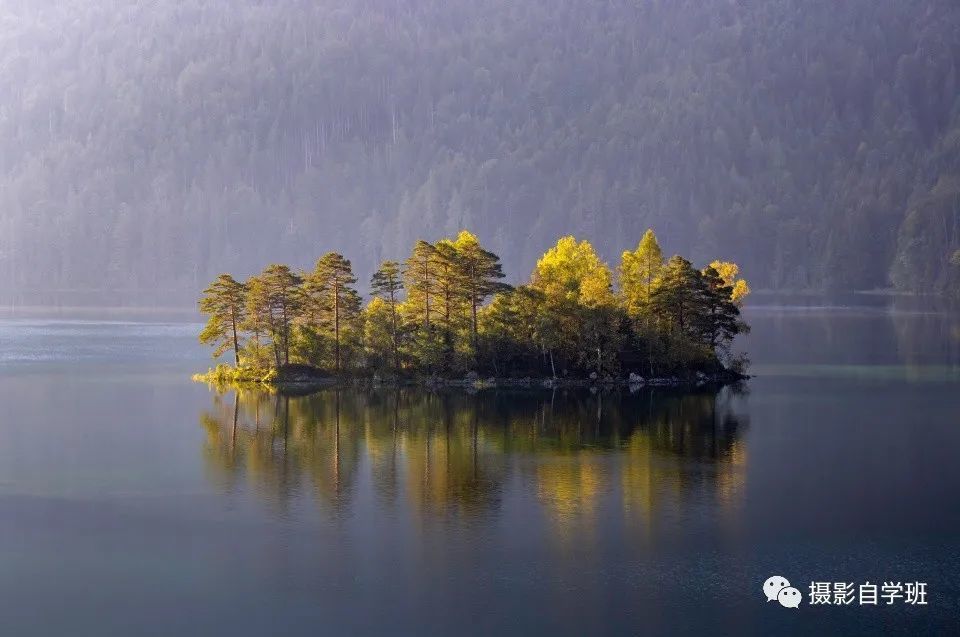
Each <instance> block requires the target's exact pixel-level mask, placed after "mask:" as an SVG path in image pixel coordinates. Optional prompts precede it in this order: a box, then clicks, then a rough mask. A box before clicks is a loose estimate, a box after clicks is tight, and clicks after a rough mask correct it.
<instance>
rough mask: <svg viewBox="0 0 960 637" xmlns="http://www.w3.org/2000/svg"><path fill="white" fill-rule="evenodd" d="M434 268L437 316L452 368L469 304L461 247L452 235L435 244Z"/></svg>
mask: <svg viewBox="0 0 960 637" xmlns="http://www.w3.org/2000/svg"><path fill="white" fill-rule="evenodd" d="M433 263H434V266H433V271H434V273H435V277H434V281H435V284H436V303H435V305H436V307H437V320H438V321H439V323H440V334H441V337H442V341H443V357H444V363H445V365H446V367H447V368H448V369H449V367H450V365H451V361H452V357H453V352H454V350H455V349H456V338H457V332H458V331H459V328H460V326H461V324H462V323H463V318H464V317H463V314H464V309H465V307H466V298H465V295H464V293H465V288H466V282H465V280H464V276H463V264H462V262H461V260H460V253H459V252H458V251H457V247H456V246H455V245H454V243H453V242H452V241H450V240H449V239H441V240H440V241H438V242H437V243H436V245H435V246H434V252H433Z"/></svg>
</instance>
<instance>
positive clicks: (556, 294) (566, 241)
mask: <svg viewBox="0 0 960 637" xmlns="http://www.w3.org/2000/svg"><path fill="white" fill-rule="evenodd" d="M533 287H535V288H537V289H539V290H540V291H541V292H543V293H544V295H545V296H546V298H547V300H548V302H549V301H552V300H561V299H562V300H567V301H573V302H575V303H581V304H583V305H586V306H588V307H596V306H599V305H606V304H609V303H611V302H612V301H613V292H612V290H611V276H610V268H609V267H607V264H606V263H604V262H603V261H601V260H600V257H598V256H597V253H596V252H595V251H594V249H593V246H592V245H590V242H588V241H580V242H577V240H576V239H575V238H573V237H563V238H561V239H560V240H559V241H557V245H555V246H554V247H552V248H550V249H549V250H547V251H546V253H544V255H543V256H542V257H540V260H539V261H537V267H536V268H535V269H534V272H533Z"/></svg>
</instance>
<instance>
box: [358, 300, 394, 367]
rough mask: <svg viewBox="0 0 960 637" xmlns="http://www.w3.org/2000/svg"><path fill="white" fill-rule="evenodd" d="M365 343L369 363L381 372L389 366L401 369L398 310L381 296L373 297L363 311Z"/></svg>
mask: <svg viewBox="0 0 960 637" xmlns="http://www.w3.org/2000/svg"><path fill="white" fill-rule="evenodd" d="M363 319H364V320H363V343H364V346H365V348H366V351H367V363H368V365H370V367H371V368H372V369H375V370H380V369H382V368H384V367H386V366H387V365H389V366H390V367H391V368H392V369H393V370H394V371H396V370H398V369H399V362H398V359H397V356H398V347H397V338H396V334H397V333H396V310H394V309H392V308H391V307H390V304H389V303H388V302H387V301H385V300H384V299H382V298H381V297H379V296H375V297H373V298H372V299H371V300H370V302H369V303H368V304H367V307H366V308H364V310H363Z"/></svg>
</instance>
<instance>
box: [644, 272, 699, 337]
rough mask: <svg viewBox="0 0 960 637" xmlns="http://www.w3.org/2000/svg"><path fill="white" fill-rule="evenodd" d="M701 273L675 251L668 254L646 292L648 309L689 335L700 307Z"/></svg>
mask: <svg viewBox="0 0 960 637" xmlns="http://www.w3.org/2000/svg"><path fill="white" fill-rule="evenodd" d="M702 279H703V276H702V275H701V274H700V272H699V271H698V270H697V269H696V268H694V267H693V265H692V264H691V263H690V262H689V261H687V260H686V259H684V258H683V257H681V256H679V255H675V256H673V257H670V260H669V261H667V263H666V265H665V266H664V267H663V270H662V271H661V273H660V278H659V279H658V280H657V285H656V286H655V287H654V288H653V292H652V294H651V296H650V304H651V309H652V311H653V312H654V313H655V314H656V315H657V316H659V317H662V318H663V319H664V320H665V321H666V322H667V324H668V325H670V326H671V328H673V329H676V330H678V331H679V332H680V333H681V334H683V335H689V334H690V330H691V329H692V325H693V323H694V321H695V320H696V318H697V312H698V310H699V309H700V303H701V300H702V291H703V280H702Z"/></svg>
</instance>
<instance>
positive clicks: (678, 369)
mask: <svg viewBox="0 0 960 637" xmlns="http://www.w3.org/2000/svg"><path fill="white" fill-rule="evenodd" d="M624 259H625V261H626V262H627V264H626V265H621V268H620V271H621V276H620V284H619V287H620V289H619V290H617V289H614V281H613V276H612V273H611V271H610V268H609V267H608V266H607V264H606V263H605V262H603V260H601V258H600V256H599V255H598V254H597V252H596V251H595V250H594V248H593V246H592V245H591V244H590V243H589V242H588V241H585V240H580V241H578V240H577V239H576V238H574V237H572V236H566V237H562V238H561V239H559V240H558V241H557V243H556V245H554V246H553V247H551V248H549V249H548V250H547V251H546V252H545V253H544V254H543V256H542V257H541V258H540V259H539V260H538V261H537V266H536V268H535V269H534V271H533V273H532V274H531V276H530V282H529V284H524V285H519V286H516V287H511V286H508V285H504V284H503V283H502V282H501V281H500V279H502V278H503V276H504V275H503V269H502V266H501V264H500V258H499V257H498V256H497V255H496V254H495V253H493V252H492V251H490V250H487V249H486V248H484V247H483V246H482V245H481V244H480V242H479V240H477V238H476V237H475V236H474V235H472V234H471V233H469V232H466V231H462V232H460V234H459V235H458V236H457V238H456V239H441V240H439V241H437V242H436V243H433V244H431V243H429V242H427V241H424V240H418V241H417V242H416V243H415V245H414V247H413V250H412V252H411V255H410V257H409V258H408V259H407V262H406V264H405V265H404V266H400V264H398V263H397V262H394V261H385V262H383V263H382V264H381V265H380V267H379V268H378V269H377V270H376V272H375V273H374V275H373V277H372V280H371V287H372V288H373V291H374V294H373V298H372V299H371V300H370V301H369V303H368V304H367V305H366V307H365V308H362V309H361V304H362V299H361V297H360V294H359V293H358V292H357V291H356V289H355V288H354V287H353V286H354V284H355V283H356V277H354V275H353V268H352V265H351V263H350V261H349V260H348V259H346V258H345V257H344V256H343V255H341V254H339V253H336V252H331V253H328V254H326V255H324V256H323V257H321V258H320V259H319V260H318V261H317V264H316V267H315V268H314V270H313V271H312V272H308V273H297V272H295V271H293V270H292V269H291V268H289V267H288V266H285V265H279V264H273V265H270V266H268V267H267V268H266V269H265V270H264V272H263V273H261V274H258V275H255V276H253V277H251V278H250V279H249V280H248V281H247V282H245V283H238V282H237V281H235V280H234V279H233V278H232V277H230V275H226V274H224V275H220V277H218V278H217V280H216V281H214V283H212V284H211V285H210V286H209V287H208V288H207V289H206V290H204V295H203V297H202V298H201V300H200V309H201V311H202V312H203V313H205V314H207V315H208V316H209V320H208V323H207V326H206V327H205V328H204V330H203V332H201V335H200V339H201V341H203V342H210V343H212V344H215V345H218V347H217V349H215V350H214V356H215V357H216V356H219V355H220V354H222V353H223V352H224V351H225V350H226V349H227V348H228V347H229V346H231V345H232V346H233V347H234V351H235V362H236V368H237V369H238V370H240V372H241V373H247V374H248V375H250V376H252V377H261V376H262V375H263V373H264V372H268V371H269V370H270V369H278V368H280V367H283V366H285V365H288V364H290V363H301V364H307V365H312V366H314V367H318V368H320V369H322V370H327V371H329V372H330V373H331V374H336V375H341V376H342V375H347V374H349V375H372V374H384V375H391V376H424V375H427V376H445V377H450V376H458V375H461V374H464V373H466V372H471V371H472V372H478V373H479V372H482V373H493V374H497V375H501V376H524V375H526V376H533V375H541V376H542V375H547V376H552V377H561V378H582V377H585V376H588V375H589V376H591V377H593V378H600V377H601V376H603V377H608V376H611V377H612V376H616V375H618V374H623V373H624V372H630V373H633V372H635V371H643V372H644V373H645V374H647V375H651V374H662V375H670V374H687V375H689V374H691V373H694V372H720V371H723V370H724V367H725V365H731V364H735V359H734V358H733V357H732V356H731V350H730V346H731V344H732V342H733V340H734V339H735V338H736V336H737V335H738V334H740V333H742V332H744V331H746V330H747V329H748V328H747V326H746V324H745V323H744V322H743V321H742V320H741V318H740V302H741V300H742V296H743V295H744V294H746V293H747V292H748V291H749V287H748V286H747V284H746V282H745V281H743V280H742V279H737V278H736V277H737V275H738V273H739V268H738V266H737V265H736V264H734V263H731V262H722V261H715V262H714V263H715V264H716V265H709V266H707V267H706V268H704V269H703V270H698V269H696V268H694V267H693V265H692V264H691V262H690V261H688V260H686V259H684V258H683V257H680V256H674V257H672V258H671V259H669V260H668V261H667V262H666V263H664V262H663V259H662V256H661V253H660V248H659V243H658V242H657V238H656V236H655V235H654V234H653V232H652V231H648V232H647V233H646V234H645V235H644V239H643V240H641V242H640V248H638V250H637V251H636V252H635V253H630V252H628V253H625V254H624ZM637 260H639V262H642V263H643V264H644V265H643V269H638V268H637V267H634V265H636V264H633V265H630V264H631V263H633V261H637ZM718 268H719V269H718ZM721 270H722V273H721ZM638 277H639V278H638ZM641 283H642V285H641ZM738 284H741V285H739V286H738ZM647 289H649V293H647V292H643V290H647ZM631 290H634V291H635V292H636V293H638V294H647V296H645V297H644V298H643V300H642V302H635V301H634V300H633V299H632V296H631V294H633V292H631ZM738 290H739V292H738ZM738 293H739V294H740V296H739V297H738V296H737V294H738ZM270 353H272V356H271V355H269V354H270ZM244 370H246V371H244Z"/></svg>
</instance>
